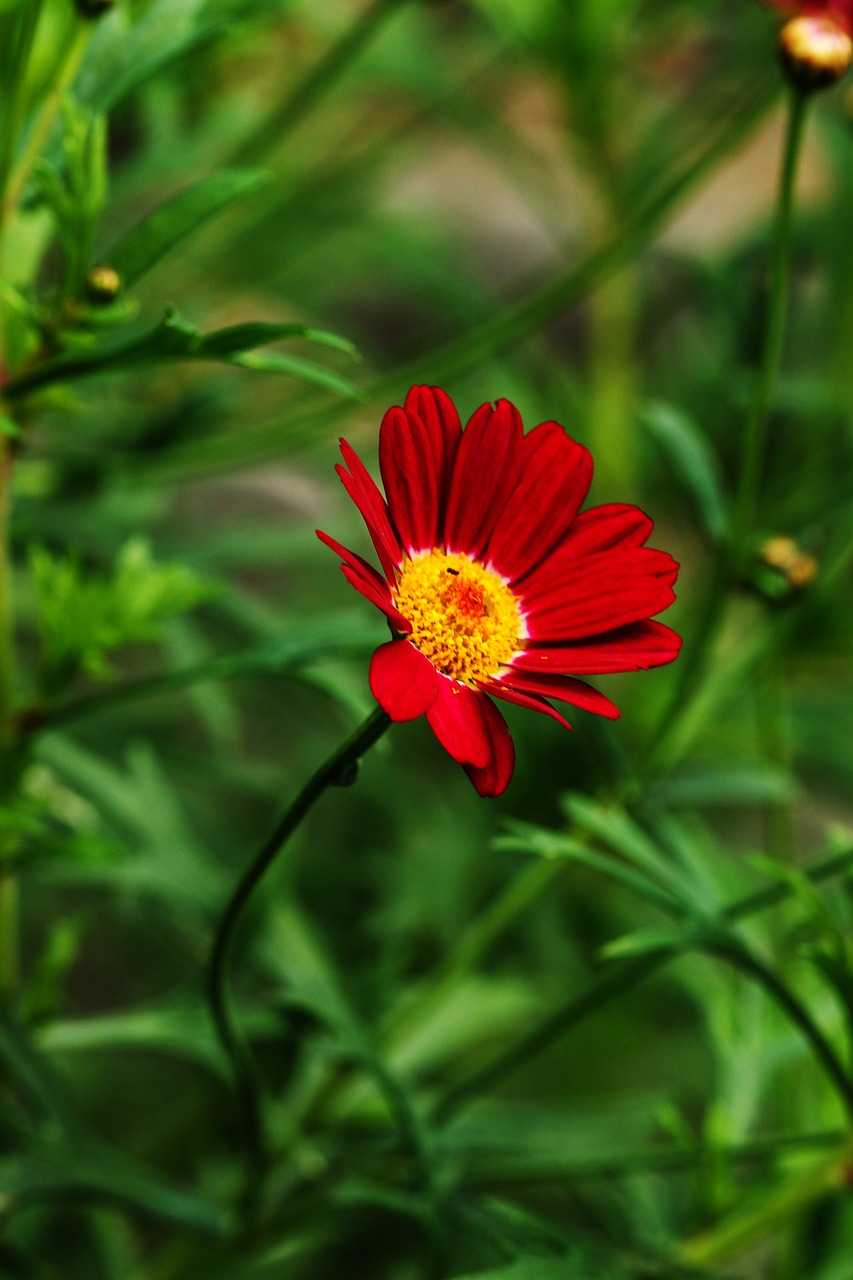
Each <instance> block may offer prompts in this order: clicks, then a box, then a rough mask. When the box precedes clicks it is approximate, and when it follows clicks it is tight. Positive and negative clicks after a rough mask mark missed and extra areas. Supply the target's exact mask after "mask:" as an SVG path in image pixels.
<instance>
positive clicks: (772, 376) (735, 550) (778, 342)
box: [652, 90, 808, 757]
mask: <svg viewBox="0 0 853 1280" xmlns="http://www.w3.org/2000/svg"><path fill="white" fill-rule="evenodd" d="M807 105H808V98H807V97H806V96H805V95H803V94H802V93H799V92H797V91H796V90H795V91H793V93H792V97H791V102H790V110H789V112H788V127H787V133H786V137H785V147H784V151H783V156H782V170H781V177H780V180H779V194H778V198H777V205H776V225H775V231H774V244H773V262H772V269H771V283H770V296H769V299H768V304H767V313H766V319H765V328H764V341H763V346H762V352H761V362H760V366H759V371H758V381H757V385H756V389H755V396H754V399H753V401H752V407H751V410H750V414H749V418H748V419H747V423H746V427H745V429H744V444H743V454H742V459H741V466H740V475H739V479H738V487H737V494H736V497H735V502H734V508H733V511H732V516H731V523H730V527H729V531H728V536H727V538H726V540H725V542H724V543H723V544H722V545H721V547H720V550H719V553H718V556H717V559H716V562H715V564H714V566H713V569H712V571H711V575H710V579H709V582H708V587H707V590H706V592H705V595H704V599H703V600H702V603H701V605H700V607H699V609H698V611H697V615H698V616H697V621H696V624H695V627H694V630H693V642H692V644H690V645H688V646H686V649H685V653H684V654H683V656H682V658H681V660H680V662H679V665H678V677H677V680H676V685H675V689H674V691H673V695H672V698H671V700H670V702H669V704H668V706H667V709H666V712H665V714H664V718H663V721H662V723H661V726H660V728H659V730H658V735H657V741H656V742H655V744H654V748H653V752H652V755H653V756H654V757H657V756H658V755H665V754H666V748H667V742H668V739H669V736H670V735H671V734H672V733H675V732H677V725H678V715H679V711H680V708H681V707H683V706H684V704H685V700H686V697H687V695H688V693H689V692H690V690H691V688H692V687H693V686H694V684H695V683H696V682H697V681H698V679H699V678H700V677H701V676H702V675H703V673H704V671H705V667H706V664H707V661H708V657H709V654H710V652H711V649H712V647H713V644H714V641H715V640H716V638H717V635H718V633H719V630H720V625H721V622H722V618H723V613H724V606H725V602H726V598H727V595H728V591H729V588H730V587H731V584H732V580H733V578H734V577H735V575H736V573H737V571H738V568H739V567H740V565H741V564H742V562H743V557H744V554H745V550H746V546H747V543H748V540H749V537H750V535H751V534H752V532H753V526H754V521H755V516H756V508H757V503H758V490H759V484H760V479H761V471H762V467H763V463H764V457H765V454H766V451H767V434H768V429H769V422H770V410H771V408H772V405H773V397H774V395H775V391H776V382H777V379H778V376H779V366H780V363H781V359H782V346H783V341H784V336H785V317H786V314H787V306H788V293H789V286H790V278H791V246H792V238H793V237H792V232H793V223H794V197H795V192H796V176H797V162H798V160H799V157H800V152H801V150H802V140H803V134H804V131H805V122H806V114H807V113H806V108H807Z"/></svg>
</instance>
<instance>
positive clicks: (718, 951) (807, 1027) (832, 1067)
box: [703, 942, 853, 1120]
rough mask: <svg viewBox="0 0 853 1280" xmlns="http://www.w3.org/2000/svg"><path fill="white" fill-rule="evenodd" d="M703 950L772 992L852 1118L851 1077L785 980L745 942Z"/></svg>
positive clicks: (852, 1089)
mask: <svg viewBox="0 0 853 1280" xmlns="http://www.w3.org/2000/svg"><path fill="white" fill-rule="evenodd" d="M703 950H707V951H708V952H709V954H711V955H715V956H717V957H718V958H719V959H721V960H726V961H728V963H729V964H731V965H732V966H733V967H734V968H736V969H740V970H741V972H742V973H745V974H747V975H748V976H750V977H753V978H755V980H756V981H757V982H759V983H760V984H761V986H763V987H764V988H765V989H766V991H767V993H768V995H771V996H772V997H773V999H774V1000H775V1001H776V1002H777V1004H778V1005H779V1006H780V1007H781V1008H782V1009H784V1011H785V1013H787V1014H788V1017H789V1018H790V1019H791V1021H792V1022H793V1023H794V1024H795V1025H796V1026H798V1027H799V1029H800V1031H801V1032H802V1033H803V1035H804V1036H805V1038H806V1039H807V1040H808V1042H809V1044H810V1045H811V1047H812V1049H813V1050H814V1054H815V1057H816V1058H817V1059H818V1060H819V1061H820V1063H821V1065H822V1067H823V1068H824V1070H825V1071H826V1074H827V1075H828V1076H829V1078H830V1080H831V1081H832V1083H833V1084H834V1085H835V1088H836V1091H837V1093H838V1096H839V1098H840V1099H841V1101H842V1103H843V1104H844V1107H845V1109H846V1111H847V1115H848V1117H849V1118H850V1119H851V1120H853V1080H851V1078H850V1075H849V1073H848V1072H847V1071H846V1070H845V1067H844V1065H843V1063H842V1062H841V1060H840V1059H839V1057H838V1055H837V1053H836V1052H835V1049H834V1048H833V1047H832V1045H831V1044H830V1042H829V1040H828V1039H827V1038H826V1036H825V1035H824V1034H823V1032H822V1031H821V1029H820V1027H819V1026H818V1025H817V1023H816V1022H815V1020H814V1018H813V1017H812V1016H811V1014H810V1013H809V1011H808V1009H807V1008H806V1006H805V1005H804V1004H803V1003H802V1002H801V1001H800V1000H798V999H797V997H796V995H795V994H794V992H793V991H792V990H791V989H790V987H789V986H788V985H787V983H785V982H783V981H782V979H781V978H780V977H779V975H778V974H776V973H774V972H773V970H772V969H771V968H770V967H769V966H768V965H766V964H765V963H764V961H763V960H761V959H759V957H758V956H756V955H754V954H753V953H752V952H751V951H750V950H749V949H748V948H747V947H745V946H740V945H737V946H735V945H732V944H730V943H728V942H725V943H723V944H721V945H716V944H712V945H710V946H707V947H705V948H703Z"/></svg>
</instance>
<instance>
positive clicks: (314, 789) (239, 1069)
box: [207, 707, 391, 1192]
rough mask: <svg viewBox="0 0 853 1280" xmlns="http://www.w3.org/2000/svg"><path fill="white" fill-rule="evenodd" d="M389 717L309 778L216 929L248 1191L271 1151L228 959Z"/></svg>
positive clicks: (219, 1020)
mask: <svg viewBox="0 0 853 1280" xmlns="http://www.w3.org/2000/svg"><path fill="white" fill-rule="evenodd" d="M390 723H391V721H390V719H389V717H388V716H387V715H386V714H385V712H384V711H382V710H381V708H378V707H377V708H376V710H375V711H373V712H372V713H371V714H370V715H369V716H368V718H367V719H366V720H365V721H364V723H363V724H362V725H361V726H360V727H359V728H358V729H356V731H355V732H354V733H353V734H352V736H351V737H349V738H348V739H347V740H346V741H345V742H344V743H343V744H342V745H341V746H340V747H338V749H337V750H336V751H334V752H333V753H332V755H330V756H329V758H328V759H327V760H326V761H325V762H324V763H323V764H322V765H321V766H320V768H319V769H318V770H317V772H316V773H315V774H314V776H313V777H312V778H310V779H309V780H308V782H307V783H306V784H305V786H304V787H303V788H302V790H301V791H300V793H299V795H298V796H297V797H296V799H295V800H294V801H293V803H292V804H291V805H290V807H289V808H288V809H287V810H286V812H285V813H284V815H283V816H282V818H281V819H280V821H279V822H278V823H277V825H276V827H275V829H274V830H273V832H272V833H271V835H270V836H269V838H268V839H267V840H266V841H265V843H264V844H263V845H262V846H261V848H260V849H259V850H258V852H257V853H256V855H255V857H254V858H253V859H252V861H251V862H250V863H249V866H248V867H247V868H246V870H245V871H244V873H243V875H242V877H241V879H240V881H239V883H238V884H237V887H236V889H235V890H234V892H233V893H232V895H231V898H230V899H229V901H228V905H227V906H226V908H225V911H224V912H223V915H222V918H221V919H220V921H219V927H218V928H217V930H216V937H215V938H214V942H213V948H212V950H211V954H210V964H209V968H208V974H207V996H208V1002H209V1004H210V1013H211V1017H212V1018H213V1023H214V1027H215V1028H216V1034H217V1037H218V1039H219V1043H220V1044H221V1045H222V1048H223V1050H224V1052H225V1054H226V1056H227V1057H228V1059H229V1061H230V1063H231V1068H232V1071H233V1075H234V1083H235V1086H236V1090H237V1094H238V1098H239V1101H240V1107H241V1111H242V1114H243V1124H244V1126H245V1137H246V1149H247V1156H248V1160H249V1164H250V1177H249V1186H248V1188H247V1192H248V1190H250V1189H253V1188H255V1187H256V1185H257V1183H258V1182H259V1180H260V1178H261V1177H262V1175H263V1172H264V1167H265V1162H266V1157H265V1153H264V1141H263V1131H262V1124H261V1114H260V1082H259V1080H258V1074H257V1068H256V1066H255V1061H254V1058H253V1057H252V1054H251V1051H250V1049H249V1046H248V1045H247V1044H246V1042H245V1040H244V1039H243V1037H242V1035H241V1033H240V1030H239V1028H238V1025H237V1021H236V1018H235V1015H234V1010H233V1007H232V1004H231V998H230V992H229V984H228V977H229V965H230V960H231V951H232V947H233V943H234V937H235V934H236V931H237V926H238V925H239V923H240V918H241V916H242V914H243V911H244V910H245V907H246V904H247V903H248V901H249V899H250V898H251V896H252V893H253V892H254V890H255V889H256V887H257V885H258V884H259V882H260V881H261V879H262V878H263V876H264V874H265V873H266V872H267V870H268V869H269V867H270V866H271V865H272V863H273V862H274V861H275V858H276V857H277V855H278V854H279V853H280V852H281V850H282V848H283V847H284V845H285V843H286V842H287V840H288V839H289V838H290V836H291V835H292V834H293V832H294V831H295V830H296V828H297V827H298V826H299V824H300V823H301V822H302V820H303V818H304V817H305V816H306V815H307V814H308V813H309V811H310V810H311V808H312V807H313V805H314V804H315V802H316V801H317V800H318V799H319V798H320V796H321V795H322V794H323V792H324V791H325V790H326V788H327V787H330V786H335V785H336V784H340V783H341V782H344V781H346V780H348V778H349V775H350V774H351V773H352V770H353V768H354V767H355V766H356V765H357V763H358V761H359V760H360V759H361V757H362V756H363V755H364V753H365V752H366V751H367V750H368V749H369V748H370V747H372V746H373V744H374V742H376V741H377V740H378V739H379V738H381V737H382V734H383V733H384V732H385V730H386V729H387V728H388V726H389V725H390Z"/></svg>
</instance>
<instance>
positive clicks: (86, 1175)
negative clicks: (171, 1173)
mask: <svg viewBox="0 0 853 1280" xmlns="http://www.w3.org/2000/svg"><path fill="white" fill-rule="evenodd" d="M88 1146H89V1144H86V1146H84V1147H83V1148H82V1149H80V1148H77V1149H74V1148H62V1149H59V1148H53V1147H50V1146H48V1145H47V1144H39V1145H34V1146H31V1147H30V1148H29V1150H28V1151H27V1153H26V1155H25V1156H24V1157H23V1158H22V1159H20V1160H6V1161H4V1162H3V1163H2V1164H0V1183H2V1186H3V1191H4V1199H5V1204H4V1207H5V1209H6V1211H7V1212H9V1211H14V1208H15V1203H16V1202H23V1203H32V1202H34V1201H41V1200H44V1201H48V1202H56V1201H62V1200H69V1201H71V1202H75V1201H79V1200H80V1199H81V1197H82V1198H83V1199H89V1198H91V1199H92V1200H96V1201H97V1200H102V1201H106V1202H118V1203H123V1204H127V1205H130V1206H131V1207H132V1208H134V1209H137V1210H139V1211H141V1212H143V1213H145V1214H149V1215H151V1216H152V1217H155V1218H162V1219H164V1220H166V1221H168V1222H173V1223H176V1224H179V1225H181V1226H184V1227H189V1228H192V1229H193V1230H195V1231H199V1232H201V1233H202V1234H204V1235H210V1236H215V1237H220V1236H223V1235H224V1234H225V1232H226V1229H227V1223H226V1220H225V1217H224V1215H223V1213H222V1211H221V1210H220V1208H219V1207H218V1205H216V1204H214V1203H213V1202H212V1201H209V1200H206V1199H205V1198H204V1197H202V1196H200V1195H197V1194H195V1193H193V1192H187V1191H183V1190H181V1189H179V1188H177V1187H174V1186H171V1185H169V1184H168V1183H164V1182H160V1181H159V1180H157V1179H155V1178H153V1177H151V1176H150V1175H149V1174H147V1173H146V1172H144V1171H143V1170H141V1169H140V1168H138V1167H137V1166H136V1165H135V1164H133V1163H132V1162H131V1161H130V1160H127V1159H126V1158H125V1157H124V1156H120V1155H118V1153H114V1152H112V1151H110V1150H109V1149H108V1148H106V1147H102V1146H101V1145H100V1144H97V1143H93V1144H91V1150H89V1149H88Z"/></svg>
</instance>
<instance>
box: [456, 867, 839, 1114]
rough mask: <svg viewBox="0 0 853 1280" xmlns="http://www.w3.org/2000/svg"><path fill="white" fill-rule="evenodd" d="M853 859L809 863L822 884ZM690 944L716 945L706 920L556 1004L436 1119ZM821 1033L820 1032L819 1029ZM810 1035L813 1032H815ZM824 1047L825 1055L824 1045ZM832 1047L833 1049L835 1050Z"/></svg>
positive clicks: (743, 904)
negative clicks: (711, 939) (562, 1002)
mask: <svg viewBox="0 0 853 1280" xmlns="http://www.w3.org/2000/svg"><path fill="white" fill-rule="evenodd" d="M851 863H853V848H845V849H843V850H841V851H839V852H838V853H833V854H830V855H828V856H827V857H825V858H821V859H820V860H818V861H817V862H816V863H815V864H814V865H813V866H812V867H810V868H808V869H807V871H806V873H805V874H806V875H807V876H808V877H809V879H810V880H811V881H812V883H814V884H819V883H821V882H822V881H824V880H826V879H829V878H831V877H832V876H836V875H839V874H841V873H842V872H844V871H846V870H848V869H849V868H850V866H851ZM791 892H792V889H791V887H790V886H789V885H787V884H774V885H770V886H769V887H768V888H766V889H760V890H759V891H758V892H757V893H752V894H748V895H747V896H746V897H744V898H740V899H738V900H737V901H736V902H733V903H731V904H730V905H729V906H728V907H726V908H725V909H724V910H723V911H722V913H721V918H722V921H723V922H724V923H727V924H736V923H737V922H738V921H739V920H744V919H746V918H747V917H748V916H751V915H754V914H755V913H756V912H759V911H766V910H769V909H770V908H771V907H774V906H777V905H778V904H779V903H780V902H784V901H785V900H786V899H787V898H788V897H789V896H790V894H791ZM717 941H719V940H717ZM690 948H699V949H706V950H710V949H711V943H710V942H709V941H708V934H707V926H706V925H703V926H701V927H700V929H699V930H698V931H697V928H696V926H691V925H688V926H686V927H685V931H684V936H683V938H682V939H680V940H678V941H677V942H673V943H672V944H669V945H667V946H665V947H664V946H662V947H659V948H657V949H655V950H654V951H649V952H647V953H646V954H645V955H643V956H638V957H636V958H632V959H627V960H623V961H618V962H616V963H614V964H611V965H610V966H609V967H608V968H607V969H606V970H605V972H604V973H602V974H601V975H600V976H599V977H597V978H596V979H594V981H593V982H591V983H590V985H589V986H588V987H587V989H586V990H585V991H582V992H581V993H580V995H578V996H575V997H574V999H572V1000H570V1001H569V1002H568V1004H565V1005H563V1006H562V1007H561V1008H560V1009H557V1010H555V1012H554V1013H552V1014H551V1015H550V1016H549V1017H547V1018H545V1019H544V1020H543V1021H542V1022H541V1023H540V1025H539V1026H538V1027H536V1028H534V1030H533V1031H531V1032H530V1033H529V1034H528V1035H527V1036H525V1037H524V1038H523V1039H522V1040H520V1041H519V1042H518V1043H517V1044H515V1045H511V1046H510V1047H509V1048H508V1049H507V1050H505V1051H504V1053H502V1054H499V1055H498V1057H496V1058H495V1059H493V1060H492V1062H489V1063H487V1064H486V1066H485V1067H483V1068H481V1069H480V1070H479V1071H477V1072H475V1073H474V1074H473V1075H471V1076H469V1077H468V1079H467V1080H463V1081H461V1083H460V1084H458V1085H457V1086H456V1087H455V1088H454V1089H452V1090H451V1091H450V1092H449V1093H448V1094H446V1095H445V1096H444V1098H442V1099H441V1100H440V1101H439V1102H438V1104H437V1106H436V1107H435V1110H434V1113H433V1120H434V1121H435V1122H437V1123H447V1122H448V1121H450V1120H451V1119H452V1118H453V1116H454V1115H456V1113H457V1112H458V1111H460V1110H461V1109H462V1108H463V1107H464V1106H465V1105H466V1104H467V1103H468V1102H470V1101H471V1100H472V1099H474V1098H476V1097H478V1096H480V1095H481V1094H482V1093H484V1092H487V1091H488V1090H489V1089H492V1088H494V1087H495V1086H496V1085H498V1084H500V1083H501V1082H502V1081H503V1080H504V1079H505V1078H506V1077H507V1076H509V1075H512V1073H513V1072H514V1071H516V1070H517V1069H518V1068H519V1067H522V1066H524V1065H525V1064H526V1063H527V1062H528V1061H529V1060H530V1059H531V1058H533V1057H535V1056H536V1055H537V1054H538V1053H541V1052H542V1051H543V1050H544V1049H547V1048H548V1047H549V1046H550V1045H552V1044H553V1043H554V1042H555V1041H556V1040H558V1039H559V1038H560V1037H561V1036H562V1035H563V1034H564V1033H565V1032H567V1031H569V1030H571V1029H572V1028H573V1027H575V1026H577V1025H578V1024H579V1023H581V1022H584V1021H585V1020H586V1019H587V1018H588V1017H590V1016H591V1015H592V1014H594V1013H596V1012H597V1011H598V1010H599V1009H600V1008H602V1007H603V1006H604V1005H605V1004H607V1003H608V1001H610V1000H612V999H614V998H615V997H616V996H619V995H621V994H622V993H623V992H626V991H629V990H631V989H632V988H633V987H635V986H638V985H639V984H640V983H641V982H643V981H645V979H646V978H647V977H651V975H652V974H653V973H656V972H657V971H658V970H659V969H661V968H663V966H664V965H666V964H668V963H669V962H670V960H673V959H675V958H676V956H678V955H680V954H681V953H682V952H683V951H685V950H688V949H690ZM755 976H756V977H757V976H758V974H757V973H756V974H755ZM786 991H787V989H786ZM791 1013H792V1016H793V1010H791ZM799 1013H800V1011H799V1010H798V1011H797V1018H798V1019H799ZM821 1034H822V1033H820V1032H818V1035H821ZM809 1036H810V1038H811V1032H810V1033H809ZM820 1052H821V1055H822V1054H823V1052H824V1051H823V1049H821V1050H820ZM831 1052H833V1053H834V1051H831ZM822 1061H824V1065H825V1066H827V1070H828V1071H830V1073H831V1074H832V1076H833V1080H834V1081H835V1082H836V1083H838V1084H839V1088H842V1087H843V1089H844V1091H845V1102H846V1090H847V1085H846V1084H845V1085H844V1086H841V1085H840V1081H839V1079H838V1078H837V1075H836V1067H835V1066H833V1067H832V1068H830V1067H829V1064H828V1061H827V1060H826V1059H824V1058H823V1057H822ZM839 1065H840V1064H839ZM842 1074H843V1069H842ZM845 1080H846V1076H845Z"/></svg>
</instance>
